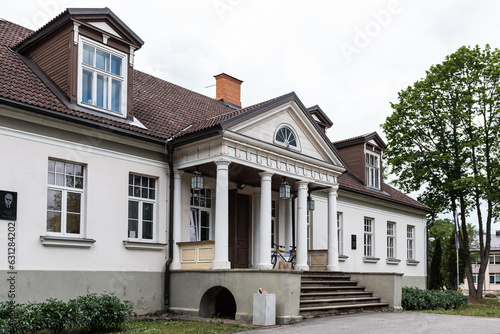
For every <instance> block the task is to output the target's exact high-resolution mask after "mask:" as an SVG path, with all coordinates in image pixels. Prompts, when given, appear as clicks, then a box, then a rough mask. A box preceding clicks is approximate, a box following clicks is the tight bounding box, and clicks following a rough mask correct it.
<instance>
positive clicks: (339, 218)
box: [337, 212, 342, 254]
mask: <svg viewBox="0 0 500 334" xmlns="http://www.w3.org/2000/svg"><path fill="white" fill-rule="evenodd" d="M337 241H338V243H339V245H338V246H339V254H342V214H341V213H338V212H337Z"/></svg>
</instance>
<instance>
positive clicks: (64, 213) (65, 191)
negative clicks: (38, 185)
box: [45, 158, 87, 237]
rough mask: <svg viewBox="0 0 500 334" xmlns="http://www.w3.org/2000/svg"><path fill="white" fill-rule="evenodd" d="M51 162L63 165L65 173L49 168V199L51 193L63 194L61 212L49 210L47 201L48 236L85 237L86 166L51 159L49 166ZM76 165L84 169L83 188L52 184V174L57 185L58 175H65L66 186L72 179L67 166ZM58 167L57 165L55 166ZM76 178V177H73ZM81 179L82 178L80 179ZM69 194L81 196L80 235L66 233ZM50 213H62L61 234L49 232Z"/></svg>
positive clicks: (46, 227) (46, 226)
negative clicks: (58, 192) (68, 180)
mask: <svg viewBox="0 0 500 334" xmlns="http://www.w3.org/2000/svg"><path fill="white" fill-rule="evenodd" d="M51 162H54V164H57V163H62V164H64V172H63V173H57V171H56V169H57V167H55V168H54V172H52V171H50V170H49V168H48V167H47V177H48V179H47V197H48V193H49V191H60V192H61V210H60V211H58V210H55V209H49V207H48V199H47V201H46V203H47V208H46V214H47V216H46V221H45V223H46V225H45V229H46V232H47V235H52V236H67V237H83V236H84V235H85V231H84V221H85V182H86V178H87V176H86V166H85V165H84V164H81V163H76V162H71V161H64V160H58V159H53V158H49V159H48V164H50V163H51ZM70 164H71V165H74V166H80V167H81V168H82V176H81V179H82V180H81V182H82V188H76V187H71V186H66V185H57V184H51V181H50V179H51V176H50V174H54V183H57V182H56V181H55V180H56V178H57V175H63V177H64V184H66V182H67V177H71V175H70V174H67V172H66V166H67V165H70ZM55 166H56V165H55ZM73 177H75V175H73ZM79 178H80V177H79ZM68 193H75V194H79V195H80V228H79V230H80V233H69V232H66V230H67V215H68V211H67V204H68ZM49 212H60V213H61V232H52V231H48V215H49Z"/></svg>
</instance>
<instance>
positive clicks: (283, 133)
mask: <svg viewBox="0 0 500 334" xmlns="http://www.w3.org/2000/svg"><path fill="white" fill-rule="evenodd" d="M275 140H276V142H278V143H281V144H283V145H285V146H286V147H289V146H292V147H297V140H296V139H295V134H294V133H293V131H292V130H291V129H290V128H288V127H286V126H284V127H282V128H280V129H279V130H278V132H276V138H275Z"/></svg>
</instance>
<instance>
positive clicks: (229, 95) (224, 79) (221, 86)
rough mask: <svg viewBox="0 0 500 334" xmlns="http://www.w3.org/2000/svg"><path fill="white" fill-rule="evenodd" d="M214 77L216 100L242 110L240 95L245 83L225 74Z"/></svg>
mask: <svg viewBox="0 0 500 334" xmlns="http://www.w3.org/2000/svg"><path fill="white" fill-rule="evenodd" d="M214 77H215V84H216V92H215V99H216V100H222V101H223V102H228V103H231V104H234V105H235V106H238V107H240V108H241V101H240V95H241V94H240V93H241V84H242V83H243V81H241V80H238V79H236V78H233V77H232V76H230V75H227V74H225V73H221V74H218V75H214Z"/></svg>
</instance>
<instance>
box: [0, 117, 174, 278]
mask: <svg viewBox="0 0 500 334" xmlns="http://www.w3.org/2000/svg"><path fill="white" fill-rule="evenodd" d="M6 123H8V120H7V119H2V123H0V124H1V125H2V126H0V143H1V145H0V155H1V156H2V157H3V161H2V163H1V164H0V175H2V180H1V185H0V189H2V190H9V191H15V192H17V194H18V220H17V231H16V238H17V240H16V269H17V270H55V271H57V270H65V271H72V270H75V271H76V270H78V271H87V270H88V271H156V272H161V271H162V270H163V268H164V264H165V251H164V250H160V251H143V250H129V249H126V248H125V247H124V245H123V241H124V240H127V229H128V223H127V220H128V176H129V173H136V174H141V175H146V176H149V177H154V178H157V181H158V183H157V199H156V208H155V209H156V212H155V214H156V224H155V234H156V238H155V240H154V241H156V242H159V243H166V241H167V234H166V229H167V210H166V208H167V206H166V199H167V191H168V187H167V175H166V173H167V170H166V168H165V164H164V163H162V162H161V161H160V160H159V159H158V160H154V159H151V158H141V157H138V156H137V155H136V154H134V155H132V154H128V153H123V152H126V151H127V150H130V148H127V149H125V148H124V147H120V144H119V143H116V142H115V143H112V142H109V141H108V140H107V139H105V138H104V137H101V138H98V137H92V136H84V135H80V134H75V133H70V132H69V131H63V130H60V129H62V128H64V127H65V126H63V125H61V127H60V129H58V128H57V124H56V123H54V124H52V123H53V122H52V121H48V120H47V121H44V120H41V121H40V123H43V124H47V125H49V126H50V127H49V128H43V127H41V126H37V125H35V124H31V125H27V126H31V129H30V131H33V132H38V134H30V133H29V132H27V131H26V129H21V128H17V129H16V126H14V127H13V128H8V127H6V126H5V124H6ZM12 124H13V125H16V124H17V123H15V122H13V123H12ZM53 126H54V127H53ZM66 130H71V129H69V128H67V129H66ZM42 133H50V134H52V136H47V135H45V134H43V135H42ZM59 138H61V139H59ZM110 147H116V148H117V150H116V151H114V150H112V149H110ZM146 151H147V150H144V152H146ZM148 154H149V155H150V156H154V155H155V154H154V153H153V154H151V152H148ZM145 156H147V154H145ZM158 157H161V154H158ZM49 158H53V159H58V160H64V161H69V162H75V163H81V164H84V165H85V186H84V189H85V195H84V196H85V200H84V206H83V210H82V212H83V213H84V215H83V224H82V226H83V233H82V236H83V237H85V238H90V239H95V240H96V242H95V243H94V244H93V245H92V246H91V247H90V248H70V247H47V246H43V245H42V243H41V241H40V236H44V235H47V233H46V215H47V213H46V212H47V170H48V167H47V165H48V159H49ZM2 225H3V226H4V229H3V231H2V232H1V233H0V244H4V245H5V243H6V228H7V227H6V224H2ZM1 269H3V270H5V269H7V256H6V255H5V256H0V270H1Z"/></svg>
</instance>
